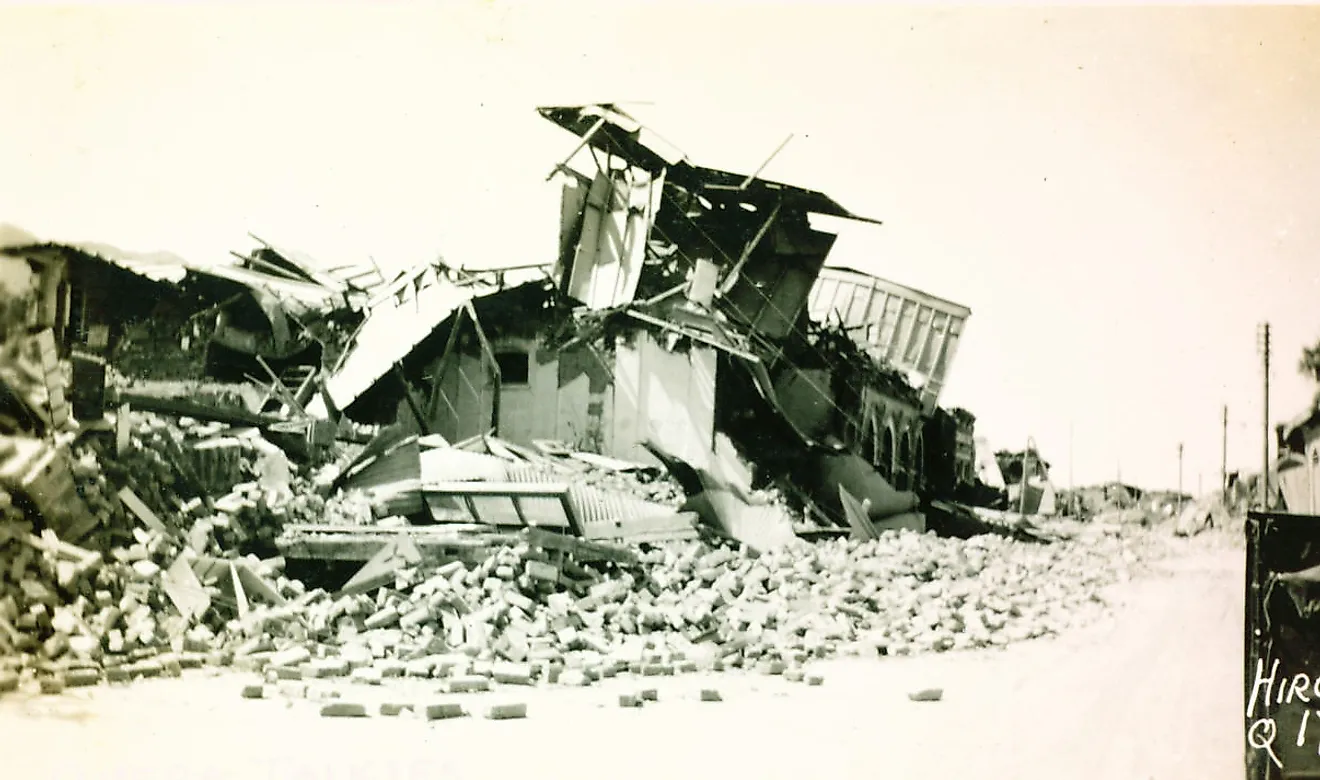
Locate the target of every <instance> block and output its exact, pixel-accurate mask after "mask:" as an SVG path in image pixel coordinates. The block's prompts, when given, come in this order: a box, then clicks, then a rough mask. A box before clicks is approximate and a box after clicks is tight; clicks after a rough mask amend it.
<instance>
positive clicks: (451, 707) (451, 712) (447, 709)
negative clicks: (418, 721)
mask: <svg viewBox="0 0 1320 780" xmlns="http://www.w3.org/2000/svg"><path fill="white" fill-rule="evenodd" d="M425 714H426V719H427V720H448V719H449V718H461V717H463V716H464V715H465V714H466V713H465V712H463V705H461V704H459V703H458V702H439V703H436V704H428V705H426V711H425Z"/></svg>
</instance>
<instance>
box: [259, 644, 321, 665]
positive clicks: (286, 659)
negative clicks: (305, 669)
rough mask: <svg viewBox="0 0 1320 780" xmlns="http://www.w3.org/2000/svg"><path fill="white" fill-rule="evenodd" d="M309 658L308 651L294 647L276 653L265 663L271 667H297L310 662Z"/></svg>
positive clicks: (310, 653) (310, 656)
mask: <svg viewBox="0 0 1320 780" xmlns="http://www.w3.org/2000/svg"><path fill="white" fill-rule="evenodd" d="M311 658H312V652H311V651H310V650H308V649H307V648H305V647H303V646H301V645H295V646H293V647H290V648H287V649H285V650H280V651H278V652H276V653H275V654H274V655H272V656H271V657H270V660H269V661H268V662H267V663H268V664H270V665H271V666H298V665H299V664H303V663H306V662H307V661H310V660H311Z"/></svg>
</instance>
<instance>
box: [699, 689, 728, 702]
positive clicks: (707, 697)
mask: <svg viewBox="0 0 1320 780" xmlns="http://www.w3.org/2000/svg"><path fill="white" fill-rule="evenodd" d="M701 700H702V701H724V697H722V696H720V692H719V691H717V690H715V689H714V688H702V689H701Z"/></svg>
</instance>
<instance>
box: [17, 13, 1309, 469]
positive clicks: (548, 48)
mask: <svg viewBox="0 0 1320 780" xmlns="http://www.w3.org/2000/svg"><path fill="white" fill-rule="evenodd" d="M546 5H547V6H548V7H546V8H538V7H537V6H535V5H530V4H527V5H514V4H510V3H506V2H499V1H498V0H494V1H492V2H484V3H470V2H462V3H458V2H456V3H450V4H444V5H436V4H432V5H426V6H423V5H407V4H397V3H396V4H392V5H389V6H387V7H376V8H366V7H365V6H358V5H350V4H347V3H339V4H335V5H334V7H333V8H325V7H322V8H317V9H313V8H312V7H311V6H295V5H289V4H284V5H280V6H277V7H258V6H257V5H255V4H245V5H242V6H238V5H230V6H218V5H216V6H201V5H197V4H192V5H187V6H184V5H183V4H179V6H176V7H166V6H165V5H163V4H160V5H155V6H148V5H140V6H136V7H117V8H109V7H101V6H97V7H81V8H70V9H65V10H54V9H47V8H42V7H31V8H22V7H15V6H5V7H0V100H3V103H0V105H2V106H3V109H4V112H3V119H0V222H10V223H13V224H16V225H19V226H21V227H23V228H25V229H27V230H29V231H32V232H34V233H36V234H38V235H39V236H41V237H42V238H45V239H51V240H93V241H102V242H106V243H110V244H115V245H117V246H121V247H123V248H126V249H137V250H155V249H167V250H172V251H175V252H178V253H180V254H182V255H184V256H186V257H188V258H189V259H192V260H195V261H204V260H207V259H220V258H223V257H224V256H225V253H226V252H227V251H228V250H230V249H235V250H244V249H247V248H249V242H248V240H247V238H246V232H247V231H249V230H251V231H253V232H255V233H256V234H258V235H260V236H261V237H262V238H265V239H267V240H269V241H273V242H275V243H281V244H286V245H289V246H292V247H296V248H299V249H302V250H305V251H307V252H308V253H310V254H312V255H314V256H317V257H319V258H321V259H322V260H324V261H325V262H328V263H340V262H349V261H355V260H360V259H362V258H363V257H364V256H366V255H368V254H370V255H372V256H374V257H375V258H376V259H377V261H379V262H381V263H383V264H386V265H392V266H399V265H403V264H407V263H412V262H416V261H419V260H423V259H429V258H433V257H435V256H436V255H438V254H443V255H444V256H445V257H446V258H447V259H449V260H450V261H454V262H462V263H465V264H468V265H473V266H477V265H500V264H508V263H524V262H534V261H548V260H549V259H550V258H551V256H552V253H553V251H554V250H553V247H554V243H555V234H556V230H557V225H556V220H557V216H558V211H557V200H556V198H557V195H556V193H555V190H554V187H553V185H549V184H546V183H545V182H544V179H545V175H546V173H547V172H548V171H549V170H550V169H551V167H552V166H553V164H554V163H555V162H556V161H557V160H558V158H559V157H561V156H562V155H564V154H566V153H567V152H568V151H569V150H571V148H572V146H573V144H574V141H575V139H574V138H573V137H572V136H571V135H569V134H568V133H565V132H564V131H562V130H559V129H558V128H556V127H554V126H552V125H550V124H549V123H547V122H545V121H544V120H541V119H540V118H539V117H538V116H537V115H536V114H535V113H534V111H533V108H534V107H535V106H536V105H545V104H554V103H567V102H583V101H595V100H618V101H646V102H649V103H650V105H640V106H637V107H636V109H635V113H637V114H638V115H639V116H640V117H642V118H643V119H644V120H647V121H649V122H650V123H651V124H652V125H653V126H655V127H656V129H657V130H659V131H660V132H661V133H662V134H663V135H664V136H666V138H668V139H669V140H671V141H673V142H674V143H676V144H677V145H678V146H679V147H680V148H682V149H684V150H685V151H686V152H687V153H688V154H689V156H690V157H692V158H693V159H694V160H695V161H697V162H698V163H701V164H706V165H712V166H715V167H724V168H729V169H733V170H739V171H749V172H750V171H751V170H752V169H754V168H755V167H756V166H757V165H759V164H760V162H761V161H762V160H763V159H764V157H765V156H766V155H768V154H769V153H770V152H771V151H772V150H773V149H774V148H775V146H776V145H778V144H779V142H780V141H781V140H783V138H784V137H785V136H786V135H788V134H789V133H795V134H796V135H795V138H794V140H793V141H792V142H791V143H790V144H789V145H788V146H787V147H786V148H785V150H784V151H783V152H782V153H781V154H780V155H779V156H778V157H776V158H775V160H774V161H773V162H772V163H771V165H770V166H769V168H767V169H766V171H765V174H764V175H765V176H767V177H769V178H774V179H779V180H782V181H789V182H792V183H795V184H801V185H805V186H810V187H814V188H818V189H822V190H824V191H826V192H828V193H829V194H831V195H834V196H835V197H836V198H838V199H839V200H840V201H841V202H842V203H844V205H845V206H847V207H849V208H851V209H853V210H854V211H857V212H859V213H862V214H865V215H867V216H874V217H877V218H879V219H882V220H884V221H885V223H886V224H885V226H883V227H880V228H866V229H859V230H855V231H849V232H847V233H846V234H845V235H844V237H843V238H842V239H841V240H840V242H839V244H838V246H837V248H836V252H835V256H834V258H833V260H834V261H835V262H847V263H848V264H850V265H854V266H857V267H862V268H864V269H866V270H870V271H873V272H876V273H878V274H880V275H883V276H886V277H889V278H892V279H894V280H895V281H898V282H902V283H905V284H910V285H913V286H916V287H919V288H922V289H925V290H927V291H928V292H931V293H933V294H935V295H939V296H941V297H946V298H951V299H953V300H956V301H958V302H960V303H965V304H967V305H968V306H970V307H971V308H972V310H973V314H972V318H971V320H970V322H969V325H968V329H967V332H966V335H965V337H964V340H963V343H962V346H961V348H960V352H959V355H958V359H957V362H956V363H955V365H954V369H953V373H952V376H951V379H950V383H949V385H948V387H947V389H946V395H945V401H946V402H948V403H951V404H958V405H963V406H966V407H967V408H969V409H970V410H971V411H973V412H974V413H976V414H977V416H978V427H979V432H980V433H981V434H983V435H985V436H987V437H989V439H990V440H991V442H992V443H994V444H996V445H1000V446H1007V447H1014V448H1016V447H1019V446H1021V445H1022V444H1024V443H1025V440H1026V437H1027V436H1028V435H1032V436H1034V437H1035V439H1036V441H1037V442H1038V444H1039V445H1040V447H1041V448H1042V450H1043V451H1044V453H1045V455H1046V457H1047V458H1048V459H1049V460H1051V461H1052V462H1053V463H1054V465H1055V477H1056V480H1057V481H1058V482H1060V483H1063V484H1066V483H1067V481H1068V476H1069V472H1070V469H1069V453H1068V450H1069V430H1070V426H1072V427H1073V428H1074V431H1075V432H1074V441H1075V443H1074V446H1073V452H1074V459H1073V463H1072V469H1071V472H1072V476H1073V478H1074V479H1075V480H1076V481H1077V482H1078V483H1085V482H1092V481H1099V480H1104V479H1109V478H1112V477H1113V476H1115V474H1116V472H1117V470H1118V468H1119V465H1120V464H1121V468H1122V475H1123V478H1124V480H1125V481H1132V482H1137V483H1139V484H1143V485H1146V486H1148V487H1159V486H1163V487H1173V486H1175V485H1176V483H1177V479H1178V469H1177V443H1178V442H1179V441H1183V442H1185V443H1186V455H1185V461H1184V462H1185V466H1184V472H1183V473H1184V483H1183V484H1184V487H1185V488H1187V489H1189V490H1195V489H1196V487H1197V480H1198V475H1202V476H1203V480H1204V481H1203V485H1202V486H1203V487H1204V488H1205V489H1207V490H1208V489H1212V488H1213V486H1214V485H1215V484H1216V482H1215V481H1216V480H1217V479H1218V471H1219V451H1220V447H1219V435H1220V429H1219V414H1220V406H1221V404H1223V403H1227V404H1228V405H1229V406H1230V426H1229V461H1230V463H1229V467H1230V468H1244V469H1256V468H1258V467H1259V463H1260V459H1261V417H1262V408H1261V389H1260V386H1261V373H1260V368H1259V360H1258V358H1257V354H1256V351H1255V327H1256V323H1257V322H1259V321H1261V320H1263V319H1265V318H1269V319H1270V320H1271V321H1272V323H1273V325H1274V329H1275V339H1274V341H1275V345H1276V356H1277V357H1276V368H1275V371H1274V372H1273V377H1274V393H1273V402H1272V404H1273V411H1274V415H1273V416H1274V417H1275V419H1276V420H1279V419H1286V418H1289V417H1292V416H1293V415H1294V414H1296V413H1297V412H1298V411H1300V410H1301V408H1302V407H1303V406H1304V405H1305V404H1306V403H1307V402H1308V401H1309V399H1310V395H1311V393H1312V390H1313V388H1312V387H1311V385H1310V384H1309V383H1308V382H1307V381H1306V380H1304V379H1303V378H1301V377H1300V376H1298V374H1297V372H1296V370H1295V364H1296V361H1297V356H1298V354H1299V353H1300V350H1301V347H1302V345H1303V344H1304V343H1308V342H1313V341H1315V340H1316V339H1317V338H1320V308H1318V307H1316V306H1315V302H1316V301H1317V299H1318V294H1320V215H1318V213H1317V211H1316V203H1317V197H1316V196H1317V194H1320V8H1317V7H1293V8H1266V7H1246V8H1232V7H1201V8H1192V7H1184V8H1172V9H1162V10H1153V9H1140V8H1076V7H1074V8H1049V7H1034V8H997V9H992V8H981V9H954V8H924V9H904V8H898V7H877V6H867V5H864V4H859V3H853V4H849V5H834V6H829V5H824V6H820V7H817V6H816V5H811V6H808V5H807V4H805V3H801V4H797V3H795V4H777V5H769V4H765V3H762V4H757V5H755V6H754V5H752V4H750V3H744V4H741V5H735V4H732V3H728V2H721V3H706V4H703V5H701V6H694V5H682V4H679V3H675V2H666V3H663V4H660V3H651V4H640V3H629V4H622V3H613V4H610V5H597V6H583V5H581V4H578V3H573V4H568V3H563V2H561V3H553V4H546ZM570 9H571V10H570Z"/></svg>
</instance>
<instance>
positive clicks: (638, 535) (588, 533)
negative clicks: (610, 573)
mask: <svg viewBox="0 0 1320 780" xmlns="http://www.w3.org/2000/svg"><path fill="white" fill-rule="evenodd" d="M696 520H697V514H696V513H695V512H675V513H673V514H665V515H658V516H655V517H640V518H629V517H625V518H622V519H620V520H616V521H614V522H603V523H590V524H586V523H584V524H583V538H585V539H593V540H606V539H617V540H619V541H624V542H634V543H636V542H654V541H663V540H685V539H696V538H697V537H698V536H699V535H700V533H699V532H698V531H697V526H696Z"/></svg>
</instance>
